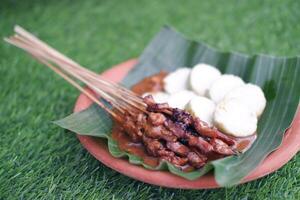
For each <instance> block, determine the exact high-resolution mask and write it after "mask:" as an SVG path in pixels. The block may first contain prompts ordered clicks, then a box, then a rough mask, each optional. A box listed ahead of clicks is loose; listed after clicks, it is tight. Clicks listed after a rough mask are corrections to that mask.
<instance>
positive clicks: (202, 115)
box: [185, 96, 216, 126]
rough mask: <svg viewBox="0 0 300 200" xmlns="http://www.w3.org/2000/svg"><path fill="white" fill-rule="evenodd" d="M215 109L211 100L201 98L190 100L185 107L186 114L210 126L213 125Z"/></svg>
mask: <svg viewBox="0 0 300 200" xmlns="http://www.w3.org/2000/svg"><path fill="white" fill-rule="evenodd" d="M215 108H216V105H215V103H214V102H213V101H212V100H210V99H208V98H206V97H201V96H196V97H194V98H192V99H191V100H190V101H189V103H188V104H187V105H186V106H185V110H186V111H187V112H189V113H190V114H192V115H193V116H194V117H198V118H199V119H200V120H202V121H204V122H206V123H207V124H208V125H210V126H211V125H212V123H213V116H214V112H215Z"/></svg>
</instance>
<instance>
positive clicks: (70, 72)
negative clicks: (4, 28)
mask: <svg viewBox="0 0 300 200" xmlns="http://www.w3.org/2000/svg"><path fill="white" fill-rule="evenodd" d="M14 30H15V32H16V35H14V36H11V37H9V38H5V41H6V42H8V43H10V44H12V45H14V46H17V47H19V48H21V49H23V50H25V51H26V52H27V53H29V54H31V55H32V56H33V57H34V58H35V59H37V60H38V61H39V62H41V63H43V64H45V65H46V66H48V67H49V68H50V69H52V70H53V71H54V72H56V73H57V74H58V75H60V76H61V77H62V78H64V79H65V80H66V81H67V82H69V83H70V84H71V85H73V86H74V87H76V88H77V89H78V90H79V91H81V92H82V93H84V94H85V95H86V96H88V97H89V98H90V99H91V100H92V101H93V102H95V103H96V104H97V105H99V106H100V107H102V108H103V109H104V110H106V111H107V112H108V113H109V114H110V115H112V116H113V117H114V118H118V117H117V115H116V112H115V111H113V110H110V109H109V108H108V107H107V106H105V105H104V104H103V103H102V102H101V101H99V100H98V99H97V98H96V97H95V96H94V95H92V94H91V93H90V92H88V91H86V90H84V89H83V88H82V87H81V86H80V85H79V84H78V83H77V82H76V81H75V80H79V81H81V82H83V83H85V84H86V85H87V86H88V87H90V88H91V89H93V90H94V91H95V92H96V93H97V94H98V95H100V96H101V98H103V99H105V100H106V101H107V102H108V103H109V104H111V105H112V106H113V108H115V109H117V110H118V113H123V114H124V112H126V110H128V109H130V110H131V111H135V110H139V111H142V112H147V111H146V104H145V103H144V102H143V101H142V98H141V97H140V96H137V95H136V94H135V93H133V92H132V91H130V90H128V89H126V88H124V87H123V86H121V85H118V84H116V83H112V82H110V81H107V80H104V79H102V78H101V77H100V76H98V75H97V74H95V73H94V72H92V71H89V70H87V69H86V68H84V67H82V66H80V65H79V64H78V63H76V62H74V61H73V60H71V59H70V58H68V57H66V56H65V55H63V54H61V53H59V52H58V51H56V50H55V49H53V48H52V47H50V46H49V45H47V44H46V43H44V42H42V41H41V40H39V39H38V38H36V37H35V36H33V35H32V34H31V33H29V32H27V31H26V30H24V29H23V28H21V27H19V26H16V27H15V29H14ZM74 79H75V80H74Z"/></svg>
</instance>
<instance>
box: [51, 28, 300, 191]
mask: <svg viewBox="0 0 300 200" xmlns="http://www.w3.org/2000/svg"><path fill="white" fill-rule="evenodd" d="M237 42H238V41H237ZM197 63H207V64H210V65H213V66H216V67H217V68H218V69H219V70H220V71H221V72H222V73H226V74H234V75H237V76H240V77H241V78H242V79H243V80H244V81H245V82H251V83H254V84H257V85H259V86H260V87H261V88H262V89H263V91H264V93H265V95H266V98H267V106H266V109H265V111H264V113H263V115H262V116H261V118H260V119H259V122H258V129H257V134H258V138H257V140H256V141H255V142H254V144H253V145H252V147H251V148H250V149H249V150H248V151H247V152H246V153H243V154H241V155H238V156H230V157H226V158H223V159H219V160H215V161H212V162H209V163H208V164H207V165H205V166H204V167H203V168H202V169H199V170H197V171H193V172H183V171H181V170H179V169H177V168H176V167H174V166H173V165H172V164H170V163H168V162H165V161H162V162H161V163H160V165H159V166H157V167H156V168H152V167H151V166H148V165H146V164H144V163H143V160H142V159H141V158H139V157H137V156H135V155H132V154H129V153H127V152H124V151H121V150H120V149H119V148H118V145H117V143H116V142H115V141H114V140H113V139H112V137H111V129H112V120H111V118H110V117H109V115H108V114H107V113H105V111H104V110H102V109H101V108H100V107H99V106H96V105H92V106H91V107H89V108H88V109H86V110H84V111H81V112H79V113H74V114H71V115H70V116H68V117H66V118H64V119H61V120H59V121H56V122H55V123H56V124H57V125H59V126H61V127H63V128H65V129H69V130H71V131H73V132H75V133H78V134H82V135H89V136H95V137H100V138H105V139H107V144H108V149H109V152H110V153H111V155H113V156H114V157H127V158H128V161H129V162H130V163H132V164H135V165H142V166H143V167H145V168H147V169H152V170H167V171H169V172H171V173H173V174H176V175H178V176H181V177H183V178H186V179H189V180H194V179H197V178H199V177H201V176H202V175H204V174H206V173H207V172H209V171H210V170H212V169H213V170H214V176H215V179H216V181H217V183H218V184H219V185H220V186H231V185H235V184H238V183H239V182H240V181H241V180H242V179H243V178H244V177H245V176H246V175H248V174H249V173H250V172H251V171H252V170H253V169H255V168H256V167H257V166H258V165H259V164H260V162H261V161H263V160H264V158H265V157H266V156H267V155H268V154H270V153H271V152H272V151H274V150H275V149H276V148H278V146H279V145H280V144H281V142H282V139H283V135H284V132H285V130H286V129H287V128H288V127H289V125H290V124H291V122H292V120H293V117H294V115H295V113H296V110H297V107H298V103H299V97H300V78H299V75H300V69H299V68H300V58H299V57H291V58H287V57H274V56H268V55H252V56H249V55H245V54H241V53H236V52H221V51H218V50H216V49H214V48H212V47H209V46H207V45H206V44H203V43H200V42H196V41H192V40H188V39H186V38H185V37H183V36H182V35H181V34H180V33H178V32H176V31H175V30H173V29H172V28H169V27H163V28H162V30H161V31H160V32H159V33H158V34H157V35H156V36H155V37H154V39H153V40H152V41H151V42H150V44H149V45H148V46H147V48H146V49H145V50H144V52H143V53H142V55H141V56H140V58H139V62H138V64H137V65H136V66H135V67H134V69H133V70H131V71H130V72H129V74H128V75H127V76H126V77H125V79H124V80H123V84H124V85H125V86H126V87H128V88H130V87H131V86H132V85H133V84H135V83H137V82H138V81H140V80H142V79H143V78H144V77H146V76H150V75H153V74H155V73H158V72H159V71H161V70H165V71H170V72H171V71H174V70H176V69H178V68H180V67H193V66H194V65H195V64H197Z"/></svg>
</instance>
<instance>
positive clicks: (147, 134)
mask: <svg viewBox="0 0 300 200" xmlns="http://www.w3.org/2000/svg"><path fill="white" fill-rule="evenodd" d="M144 103H146V104H147V112H146V113H138V114H136V113H134V112H129V111H127V112H125V115H124V116H125V117H124V119H125V121H124V123H123V128H124V130H125V132H126V133H128V135H129V137H130V138H131V139H132V140H133V141H134V142H142V143H143V144H144V146H145V149H146V151H147V152H148V154H149V155H151V156H155V157H159V158H160V159H163V160H166V161H168V162H170V163H172V164H174V165H175V166H178V167H180V166H184V165H186V164H189V165H190V166H193V167H195V168H200V167H202V166H203V165H205V163H206V162H207V161H208V160H211V159H213V158H216V157H218V158H220V157H225V156H228V155H234V154H236V151H235V150H234V149H233V147H234V145H233V144H235V141H234V140H233V139H231V138H229V137H228V136H226V135H224V134H223V133H221V132H219V131H218V130H217V129H216V128H214V127H210V126H208V125H207V124H206V123H205V122H202V121H201V120H200V119H199V118H196V117H193V116H192V115H190V114H189V113H187V112H185V111H184V110H181V109H177V108H175V109H174V108H171V107H169V106H168V104H156V103H155V102H154V100H153V98H152V97H151V96H146V97H145V98H144ZM213 156H214V157H213Z"/></svg>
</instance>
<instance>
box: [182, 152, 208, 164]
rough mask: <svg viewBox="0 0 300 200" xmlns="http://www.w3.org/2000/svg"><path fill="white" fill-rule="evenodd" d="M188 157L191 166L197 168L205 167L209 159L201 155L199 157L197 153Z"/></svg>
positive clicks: (192, 153)
mask: <svg viewBox="0 0 300 200" xmlns="http://www.w3.org/2000/svg"><path fill="white" fill-rule="evenodd" d="M187 157H188V160H189V163H190V165H191V166H193V167H195V168H201V167H203V166H204V165H205V164H206V161H207V157H205V156H204V155H201V154H200V155H199V154H197V153H195V152H189V153H188V156H187Z"/></svg>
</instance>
